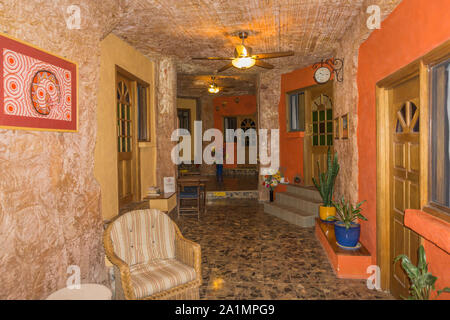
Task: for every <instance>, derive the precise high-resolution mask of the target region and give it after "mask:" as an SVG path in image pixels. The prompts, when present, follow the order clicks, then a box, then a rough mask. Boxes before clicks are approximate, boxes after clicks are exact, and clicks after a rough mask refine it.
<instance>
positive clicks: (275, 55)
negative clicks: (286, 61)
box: [253, 51, 294, 59]
mask: <svg viewBox="0 0 450 320" xmlns="http://www.w3.org/2000/svg"><path fill="white" fill-rule="evenodd" d="M293 55H294V51H285V52H271V53H258V54H255V55H253V58H255V59H273V58H280V57H288V56H293Z"/></svg>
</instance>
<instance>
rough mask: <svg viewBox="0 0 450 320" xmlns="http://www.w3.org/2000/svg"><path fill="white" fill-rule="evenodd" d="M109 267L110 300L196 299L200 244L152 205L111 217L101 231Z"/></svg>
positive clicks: (199, 276)
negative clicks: (112, 280) (111, 267)
mask: <svg viewBox="0 0 450 320" xmlns="http://www.w3.org/2000/svg"><path fill="white" fill-rule="evenodd" d="M103 244H104V246H105V253H106V256H107V257H108V259H109V261H111V263H112V264H113V265H114V273H115V279H116V282H115V283H116V285H115V287H116V299H117V298H119V299H123V298H125V299H145V300H155V299H182V300H183V299H199V287H200V285H201V282H202V277H201V252H200V245H198V244H197V243H195V242H192V241H190V240H187V239H185V238H184V237H183V236H182V234H181V232H180V230H179V229H178V227H177V225H176V224H175V223H174V222H173V221H172V220H171V219H170V218H169V216H168V215H166V214H164V213H163V212H161V211H159V210H157V209H146V210H135V211H130V212H127V213H125V214H123V215H121V216H118V217H116V218H115V219H114V220H113V221H112V222H111V223H110V224H109V225H108V226H107V227H106V230H105V232H104V234H103Z"/></svg>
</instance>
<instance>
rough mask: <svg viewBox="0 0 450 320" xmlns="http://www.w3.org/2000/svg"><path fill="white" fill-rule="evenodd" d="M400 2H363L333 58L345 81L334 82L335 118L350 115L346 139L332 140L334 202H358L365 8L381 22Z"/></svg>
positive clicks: (371, 0)
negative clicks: (375, 10) (375, 8)
mask: <svg viewBox="0 0 450 320" xmlns="http://www.w3.org/2000/svg"><path fill="white" fill-rule="evenodd" d="M400 2H401V1H399V0H392V1H379V0H366V1H365V2H364V4H363V6H362V9H363V10H362V11H361V12H360V14H359V15H358V16H356V17H355V18H354V21H353V23H352V25H351V26H350V27H349V28H348V29H347V31H346V33H345V35H344V37H343V38H342V39H341V40H340V42H339V44H338V46H337V48H336V50H335V53H334V55H333V56H334V57H335V58H340V59H344V71H343V76H344V80H343V82H337V81H335V82H334V117H335V118H336V117H338V116H339V117H340V116H342V115H345V114H347V113H348V114H349V139H347V140H334V141H335V150H336V151H337V153H338V157H339V164H340V172H339V175H338V178H337V180H336V187H335V198H336V199H338V198H340V197H342V196H345V198H346V199H347V200H350V201H351V202H353V203H356V202H358V201H360V200H359V199H358V190H359V188H358V175H359V171H358V141H357V129H358V115H357V112H358V109H357V108H358V86H357V74H358V53H359V47H360V45H361V44H362V43H363V42H364V41H365V40H366V39H367V38H368V37H369V35H370V34H371V32H372V31H373V30H371V29H368V27H367V19H368V17H369V14H367V13H366V8H367V7H368V6H370V5H372V4H376V5H379V6H380V9H381V20H383V19H384V18H386V17H387V16H388V15H389V14H390V13H391V12H392V10H393V9H394V8H395V7H396V6H397V5H398V4H399V3H400ZM374 63H375V62H374ZM374 90H375V88H374Z"/></svg>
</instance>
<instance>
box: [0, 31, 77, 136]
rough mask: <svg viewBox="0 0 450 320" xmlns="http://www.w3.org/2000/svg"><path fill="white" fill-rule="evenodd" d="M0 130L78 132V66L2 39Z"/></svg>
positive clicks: (9, 39) (10, 40)
mask: <svg viewBox="0 0 450 320" xmlns="http://www.w3.org/2000/svg"><path fill="white" fill-rule="evenodd" d="M0 48H1V52H0V67H1V70H0V127H4V128H14V129H32V130H48V131H77V121H78V114H77V112H78V110H77V100H78V99H77V98H78V97H77V85H78V82H77V80H78V79H77V70H78V69H77V65H76V64H75V63H73V62H70V61H68V60H66V59H63V58H61V57H57V56H55V55H53V54H50V53H48V52H45V51H43V50H41V49H37V48H35V47H33V46H31V45H28V44H25V43H23V42H20V41H18V40H15V39H12V38H9V37H6V36H4V35H0Z"/></svg>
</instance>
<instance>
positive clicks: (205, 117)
mask: <svg viewBox="0 0 450 320" xmlns="http://www.w3.org/2000/svg"><path fill="white" fill-rule="evenodd" d="M213 100H214V96H213V95H204V96H202V97H200V108H201V120H202V141H203V134H204V133H205V131H206V130H208V129H211V128H214V102H213ZM210 143H211V142H210V141H203V142H202V152H203V150H204V149H205V148H206V146H207V145H208V144H210ZM200 171H201V173H202V174H204V175H215V174H216V166H214V165H208V164H206V163H204V161H203V162H202V165H201V166H200Z"/></svg>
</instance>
